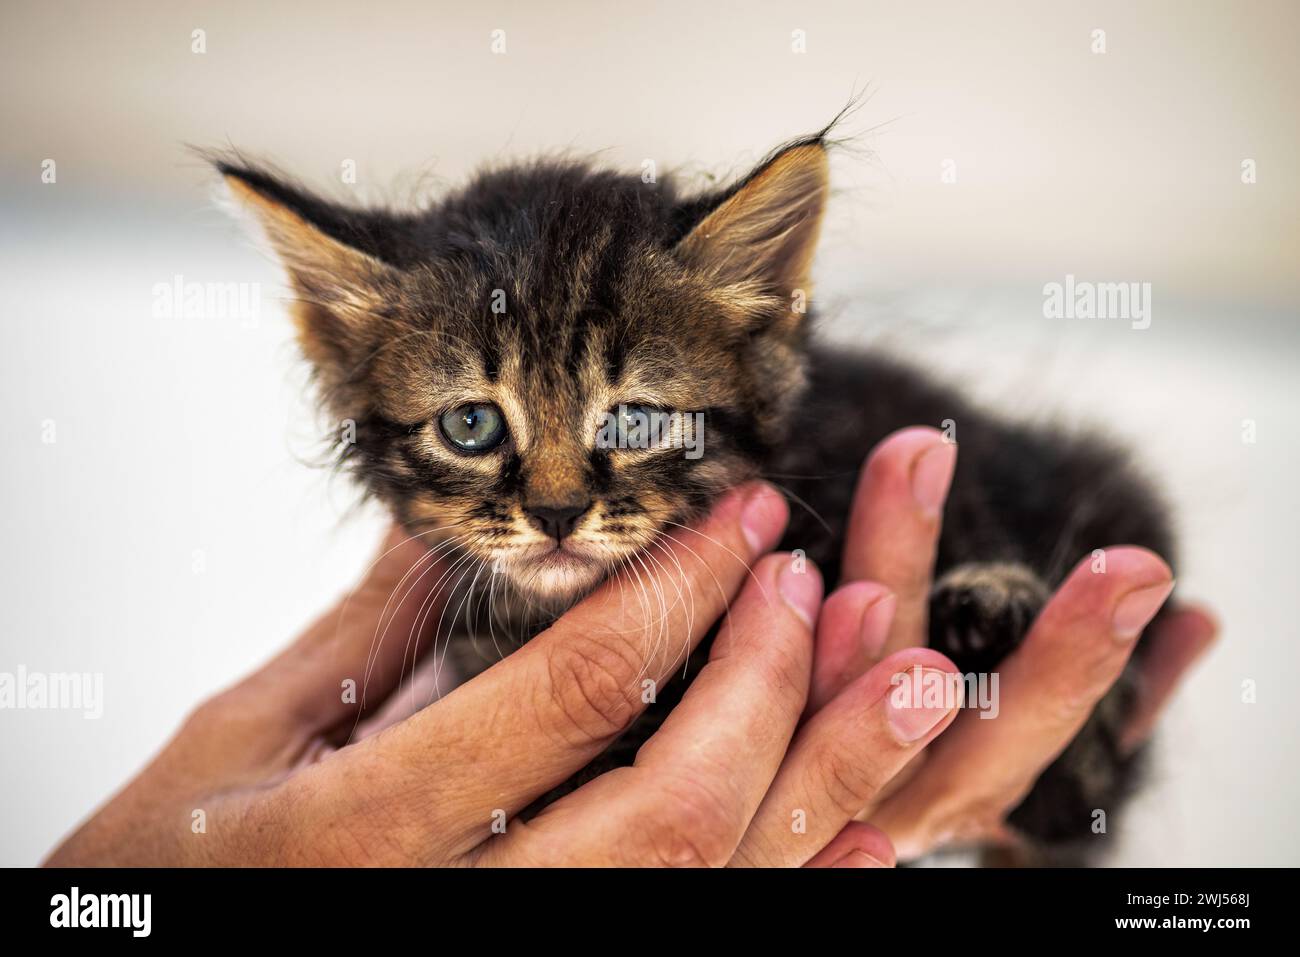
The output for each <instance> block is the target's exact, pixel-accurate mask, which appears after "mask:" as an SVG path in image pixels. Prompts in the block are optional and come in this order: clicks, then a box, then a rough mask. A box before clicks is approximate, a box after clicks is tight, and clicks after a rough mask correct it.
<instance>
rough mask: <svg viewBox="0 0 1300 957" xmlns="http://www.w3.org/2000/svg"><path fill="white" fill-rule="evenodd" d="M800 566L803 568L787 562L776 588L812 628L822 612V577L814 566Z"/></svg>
mask: <svg viewBox="0 0 1300 957" xmlns="http://www.w3.org/2000/svg"><path fill="white" fill-rule="evenodd" d="M800 564H801V567H799V568H796V567H795V563H794V562H793V561H787V562H786V563H785V565H783V566H782V568H781V573H780V575H778V576H777V579H776V587H777V588H778V589H779V590H780V592H781V597H782V598H784V599H785V603H786V604H787V605H789V606H790V607H791V608H792V609H793V610H794V613H795V614H796V615H798V616H799V617H800V618H802V619H803V620H804V624H806V625H807V626H808V627H809V628H811V627H812V626H813V622H815V621H816V620H817V612H818V611H820V610H821V604H822V576H821V573H820V572H818V571H817V569H816V568H815V567H813V566H812V565H810V564H807V563H806V562H804V563H800Z"/></svg>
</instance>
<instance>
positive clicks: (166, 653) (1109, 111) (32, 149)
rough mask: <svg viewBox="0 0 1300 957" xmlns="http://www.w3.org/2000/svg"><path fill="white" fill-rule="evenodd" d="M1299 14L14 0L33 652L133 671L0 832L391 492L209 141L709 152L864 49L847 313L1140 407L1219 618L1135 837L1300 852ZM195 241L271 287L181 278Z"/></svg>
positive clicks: (210, 676)
mask: <svg viewBox="0 0 1300 957" xmlns="http://www.w3.org/2000/svg"><path fill="white" fill-rule="evenodd" d="M497 31H500V32H497ZM1298 44H1300V5H1297V4H1296V3H1294V2H1290V0H1278V2H1271V0H1255V2H1251V3H1238V4H1233V3H1228V2H1220V3H1206V2H1141V3H1132V2H1127V0H1125V2H1077V3H1069V4H1064V3H1062V4H1043V3H1032V2H1024V3H997V2H993V3H981V4H969V3H964V2H959V0H953V2H908V3H901V2H896V3H876V2H863V0H853V2H844V3H829V2H799V3H794V2H789V0H785V2H771V0H757V2H747V3H713V4H701V3H655V4H636V5H631V4H627V5H614V4H594V3H592V4H579V3H564V2H554V3H547V4H524V3H518V4H509V3H496V2H479V3H476V4H474V5H473V6H472V8H469V7H468V6H467V5H466V6H462V5H453V4H450V3H437V2H434V3H430V2H378V3H373V4H367V5H358V4H355V3H341V2H338V3H310V4H308V3H302V4H293V3H277V4H274V5H271V4H264V3H226V4H222V5H220V6H218V5H215V4H205V3H198V2H190V0H185V2H170V3H166V4H163V3H152V4H150V3H136V2H117V3H114V4H111V5H109V4H99V3H92V2H83V3H61V2H48V0H47V2H42V3H23V2H13V0H10V2H6V3H5V4H4V6H3V10H2V11H0V79H2V80H3V88H4V90H5V92H6V95H5V97H4V98H3V101H2V103H0V130H2V131H3V137H2V140H0V210H2V213H0V264H2V265H0V296H2V300H0V301H3V303H4V313H5V319H4V331H5V339H4V348H3V350H0V398H2V399H3V405H4V408H5V410H6V413H5V415H4V416H2V417H0V440H3V446H4V448H5V450H6V456H5V468H4V469H3V472H2V473H0V501H2V503H3V504H2V505H0V508H2V511H0V514H2V515H3V517H4V518H3V529H4V541H5V545H6V546H7V548H6V550H5V552H4V554H3V556H2V557H0V582H2V584H0V588H2V589H3V591H2V593H0V594H2V595H3V601H2V602H0V672H7V673H11V674H12V673H16V671H17V669H19V668H20V667H22V668H26V669H27V670H28V671H40V672H46V673H54V672H89V673H95V674H102V675H103V714H102V717H100V718H98V719H87V718H85V717H83V715H82V714H81V713H80V712H76V711H66V710H64V711H60V710H14V709H0V782H2V783H3V787H0V864H5V865H14V864H18V865H23V864H33V863H36V862H37V861H38V860H39V859H40V858H41V856H42V855H43V854H44V853H45V852H46V851H47V850H48V849H49V848H50V847H51V846H52V844H53V843H54V842H55V841H56V840H57V839H58V838H59V837H60V835H62V834H63V833H65V832H66V831H67V830H68V829H70V828H71V827H72V826H73V825H74V824H76V823H77V822H78V821H79V820H80V819H81V818H82V817H84V816H85V815H86V814H87V813H89V812H90V811H91V810H92V808H93V807H94V806H95V805H97V804H98V803H99V802H101V801H102V800H104V799H105V798H106V797H108V796H109V795H110V794H111V793H112V792H113V791H114V790H115V789H116V788H117V787H118V786H120V785H121V784H122V783H123V782H124V781H125V780H126V779H127V777H128V776H129V775H131V774H132V773H133V772H134V771H135V770H136V769H138V768H139V767H140V766H141V764H142V763H143V762H144V761H145V760H146V759H147V758H148V756H149V755H150V754H152V753H153V752H154V751H155V750H156V749H157V748H158V747H159V746H160V745H161V744H162V743H163V742H164V741H165V740H166V739H167V738H168V737H169V736H170V734H171V732H172V730H173V729H174V728H175V726H176V725H177V723H178V722H179V721H180V720H181V718H182V717H183V716H184V715H185V714H186V712H187V711H188V710H189V709H190V708H191V707H192V706H193V705H194V704H195V703H196V702H197V701H198V700H199V699H200V698H201V697H203V696H205V695H207V694H209V693H211V692H213V691H215V690H217V689H218V688H220V687H221V686H223V685H224V684H226V683H227V682H229V681H231V680H233V679H235V678H237V677H238V676H240V675H242V674H243V673H245V672H246V671H248V670H249V669H250V668H252V667H254V666H255V665H256V664H258V663H259V662H261V661H262V660H264V659H265V658H267V657H268V656H269V655H270V654H271V653H272V652H274V651H275V650H277V649H278V648H280V647H281V646H282V645H283V644H285V643H286V642H287V641H288V640H289V639H290V638H291V637H292V636H293V635H295V634H296V633H297V631H298V630H299V629H300V628H301V627H303V626H304V625H305V624H306V623H307V622H308V621H309V620H310V619H311V618H312V617H313V616H314V615H315V614H316V613H317V612H318V611H320V610H321V609H323V608H324V607H325V606H326V605H328V604H329V603H330V602H331V601H332V600H333V599H334V597H335V596H336V595H338V594H340V593H341V592H342V591H343V590H345V589H346V588H347V587H348V586H349V585H350V584H351V582H352V581H353V579H354V578H355V577H356V575H357V574H358V572H359V571H360V569H361V568H362V567H363V566H364V565H365V564H366V562H367V561H368V560H369V558H370V555H371V552H372V549H373V548H374V546H375V545H376V544H377V542H378V540H379V535H380V530H381V528H382V526H383V524H384V518H383V516H382V515H380V514H378V513H376V512H375V511H374V510H373V509H366V508H361V509H358V508H355V507H354V505H355V498H356V496H355V494H354V492H353V490H352V489H351V488H349V487H348V486H347V484H346V482H345V481H343V480H340V479H333V480H331V479H330V477H329V476H328V474H327V473H326V472H324V471H321V470H319V469H315V468H312V467H309V466H308V465H307V464H305V460H306V459H310V458H313V457H315V456H316V455H317V454H318V453H319V451H320V448H321V446H320V444H319V438H320V436H321V435H322V431H321V423H320V422H319V421H318V420H317V418H316V417H315V415H314V413H313V406H312V401H311V395H310V392H309V391H308V389H307V387H306V375H305V372H306V370H305V369H304V367H303V365H302V363H301V361H300V360H299V358H298V355H297V353H296V350H295V346H294V344H293V341H292V336H291V330H290V326H289V322H288V319H287V316H286V313H285V310H284V306H283V296H284V293H285V289H284V285H283V281H282V277H281V274H280V272H279V270H278V268H277V267H276V265H275V264H274V263H273V262H271V261H270V260H269V259H268V258H267V257H266V256H265V255H263V254H262V253H260V252H258V251H256V250H255V248H254V247H253V246H252V245H251V244H250V243H249V242H248V241H247V240H246V238H245V237H244V235H243V233H242V232H241V230H240V227H239V226H238V225H237V224H235V223H233V222H232V221H230V220H229V219H228V218H227V217H226V216H225V215H224V214H223V213H222V212H221V211H220V210H219V209H218V208H217V207H216V205H215V204H214V203H213V195H214V183H213V178H212V177H211V175H210V174H209V173H208V172H207V171H206V170H205V169H204V168H203V166H202V164H201V163H199V162H198V161H197V160H196V159H195V158H194V157H193V156H192V155H190V154H189V153H187V152H186V149H185V144H193V145H198V146H232V145H233V146H236V147H238V148H240V149H242V150H245V151H247V152H249V153H251V154H254V155H262V156H266V157H270V158H272V159H274V160H276V161H277V162H278V163H280V164H281V165H282V166H283V167H285V168H286V169H288V170H291V171H293V172H294V173H296V174H297V175H299V176H301V177H302V178H303V179H305V180H306V181H307V182H309V183H311V184H312V185H314V186H317V187H319V188H320V189H322V190H323V191H325V192H327V193H328V194H330V195H332V196H335V197H338V198H345V199H349V198H350V199H353V200H355V201H359V202H367V201H385V202H405V201H416V200H418V199H420V198H421V197H427V196H430V195H436V194H437V193H438V192H439V191H440V190H442V189H445V188H447V186H449V185H451V184H456V183H458V182H460V181H461V180H462V179H463V178H464V177H465V176H466V175H467V174H468V173H469V172H471V171H472V170H473V169H474V168H476V167H477V166H479V165H481V164H483V163H486V162H502V161H506V160H509V159H514V158H519V157H524V156H531V155H535V154H537V153H539V152H545V151H557V150H567V151H570V152H572V153H576V154H581V155H596V156H597V158H598V159H599V160H600V161H601V162H604V163H608V164H609V165H611V166H614V167H617V168H620V169H626V170H630V171H633V172H639V171H640V170H641V169H643V164H644V163H645V162H646V161H647V160H649V161H652V162H653V163H654V164H655V167H656V169H657V170H658V171H659V174H660V175H663V174H664V173H665V172H667V171H670V170H674V169H676V170H683V171H685V172H686V173H687V174H688V175H689V176H691V177H692V178H693V180H694V181H696V182H699V183H700V184H701V185H703V184H705V183H707V182H709V181H710V178H711V177H714V178H726V177H728V176H730V175H734V174H738V173H741V172H743V171H745V170H746V169H747V168H748V166H749V164H751V163H752V162H754V161H755V160H757V159H758V158H760V157H761V156H762V155H763V154H765V153H766V152H767V151H768V150H769V149H770V148H771V147H772V146H774V145H775V144H776V143H778V142H780V141H782V140H784V139H787V138H790V137H792V136H795V135H798V134H801V133H805V132H809V131H812V130H815V129H817V128H820V127H821V126H822V125H823V124H824V123H825V122H826V121H827V120H828V119H829V118H830V117H832V116H833V115H835V113H837V112H838V111H839V110H840V108H841V107H843V106H844V105H845V104H846V103H847V102H848V101H849V99H850V97H851V96H852V95H853V94H854V93H855V92H862V91H864V90H865V91H867V92H868V93H869V95H868V96H867V97H866V99H865V102H864V104H863V105H862V107H861V108H860V109H859V110H858V111H857V112H856V113H855V114H854V115H853V116H852V118H851V120H850V122H849V123H848V125H847V127H846V129H845V132H846V133H850V134H858V136H857V138H856V140H855V143H854V146H853V148H850V149H846V150H843V151H842V152H840V153H839V154H838V155H837V156H836V158H835V160H834V161H833V177H834V185H835V188H836V196H835V199H834V202H833V206H832V211H831V214H830V220H829V222H828V224H827V228H826V230H825V232H824V234H823V241H822V253H821V256H820V259H819V265H818V270H817V277H818V298H819V302H820V307H821V309H822V310H823V320H824V334H825V335H827V336H830V337H833V338H837V339H840V340H843V341H845V342H848V343H853V344H857V345H861V346H864V347H870V348H877V349H884V350H889V351H892V352H895V353H899V354H902V355H905V356H909V357H912V358H914V359H915V360H916V361H917V362H918V363H920V364H922V365H924V366H926V367H927V368H930V369H932V370H934V372H935V373H936V374H939V375H943V376H945V377H949V378H954V379H956V380H957V381H959V382H960V383H962V385H963V386H964V387H965V388H967V389H968V390H970V391H971V392H973V393H974V394H976V395H977V396H979V397H981V398H982V399H984V400H985V401H986V402H987V403H989V404H990V405H992V406H995V407H998V408H1001V409H1003V410H1005V411H1006V412H1007V413H1008V414H1010V415H1015V416H1019V417H1026V418H1033V419H1035V420H1041V421H1045V422H1051V423H1056V424H1060V425H1063V426H1068V425H1071V424H1075V423H1088V424H1094V425H1099V426H1102V427H1104V428H1105V429H1107V430H1109V431H1111V432H1113V433H1115V434H1117V435H1120V436H1123V437H1124V438H1125V439H1126V440H1128V441H1129V442H1130V443H1131V444H1132V445H1133V446H1134V447H1135V449H1137V451H1138V453H1139V455H1140V457H1141V459H1142V460H1143V462H1144V463H1145V464H1146V466H1147V467H1148V469H1149V470H1150V471H1151V472H1152V473H1153V474H1155V475H1158V476H1159V477H1160V480H1161V481H1162V482H1163V483H1164V484H1165V486H1166V488H1167V489H1168V490H1169V493H1170V496H1171V498H1172V500H1173V501H1174V502H1175V504H1176V507H1177V514H1178V523H1179V526H1180V529H1181V533H1182V541H1183V550H1182V555H1181V561H1180V563H1179V565H1178V566H1177V569H1176V570H1177V573H1178V577H1179V581H1180V586H1179V587H1180V592H1181V593H1182V594H1183V595H1185V596H1194V597H1196V598H1199V599H1203V600H1205V601H1207V602H1208V603H1210V604H1211V605H1212V606H1213V607H1214V608H1215V609H1216V610H1217V613H1218V614H1219V616H1220V617H1221V619H1222V621H1223V623H1224V631H1223V637H1222V641H1221V643H1220V645H1219V647H1218V648H1217V649H1216V650H1215V651H1214V652H1213V654H1212V656H1211V657H1210V658H1208V659H1207V660H1206V661H1205V662H1203V663H1202V666H1201V667H1200V668H1199V670H1198V671H1197V672H1196V674H1195V676H1194V677H1193V678H1192V680H1191V681H1190V682H1189V683H1188V684H1187V685H1186V686H1185V688H1184V689H1183V691H1182V692H1181V694H1180V696H1179V698H1178V700H1177V701H1176V702H1175V705H1174V707H1173V709H1172V711H1171V713H1170V714H1169V715H1168V717H1167V720H1166V721H1164V723H1163V725H1162V728H1161V732H1160V741H1159V745H1158V752H1157V765H1156V770H1155V774H1154V776H1153V780H1152V781H1151V783H1150V785H1149V787H1148V788H1147V790H1146V791H1145V792H1144V793H1143V794H1142V795H1141V797H1140V798H1139V799H1138V800H1137V802H1136V804H1135V805H1134V807H1133V809H1132V810H1131V811H1130V812H1129V813H1127V814H1126V815H1124V817H1123V820H1122V822H1119V824H1120V826H1121V828H1122V831H1121V832H1120V841H1119V842H1118V844H1119V847H1118V850H1117V852H1116V853H1115V854H1114V855H1113V856H1112V857H1111V858H1110V862H1111V863H1114V864H1151V865H1232V864H1241V865H1281V864H1289V865H1296V864H1300V825H1298V824H1297V823H1296V822H1295V818H1294V813H1293V812H1294V808H1295V806H1296V803H1297V799H1300V770H1297V768H1298V763H1297V761H1296V748H1297V742H1298V739H1300V695H1298V694H1297V692H1296V691H1295V690H1290V691H1289V690H1288V689H1287V686H1286V682H1287V681H1288V680H1290V679H1291V678H1293V677H1295V676H1296V670H1297V665H1300V650H1297V639H1298V638H1300V634H1298V631H1300V629H1298V627H1297V620H1298V615H1297V611H1298V610H1300V609H1298V608H1297V605H1298V604H1300V602H1298V600H1297V578H1298V575H1297V571H1298V570H1300V559H1298V557H1297V548H1298V547H1300V546H1298V543H1300V521H1298V516H1297V498H1296V495H1295V475H1296V473H1297V466H1300V462H1298V461H1297V447H1298V446H1297V439H1298V438H1300V435H1298V434H1297V433H1298V432H1300V427H1298V426H1297V421H1298V419H1297V415H1298V413H1300V408H1297V400H1296V385H1295V379H1296V374H1297V346H1298V345H1300V333H1298V332H1297V327H1296V323H1297V321H1298V320H1300V269H1298V268H1297V266H1298V264H1300V234H1298V233H1300V225H1298V224H1300V185H1298V182H1297V175H1298V173H1300V162H1298V160H1300V156H1298V155H1297V153H1298V148H1300V122H1297V110H1296V93H1297V91H1298V90H1300V60H1298V58H1297V57H1296V49H1297V45H1298ZM1067 276H1074V277H1075V278H1076V279H1077V280H1078V281H1090V282H1138V283H1150V284H1151V287H1150V288H1151V313H1150V320H1151V321H1150V326H1149V327H1148V328H1145V329H1143V328H1134V324H1133V323H1132V322H1130V321H1128V320H1126V319H1123V318H1114V319H1058V318H1047V317H1045V315H1044V286H1045V285H1046V284H1048V283H1054V282H1055V283H1064V282H1065V281H1066V277H1067ZM177 277H181V278H180V279H178V278H177ZM177 282H180V283H181V284H182V285H184V284H187V283H201V284H205V288H210V287H212V286H224V285H225V284H229V283H235V284H241V285H240V286H239V288H240V289H242V290H245V291H246V292H251V294H252V295H251V298H250V299H248V300H247V302H246V305H245V308H243V309H239V310H234V311H231V310H224V311H223V310H221V309H216V310H213V309H207V310H205V311H202V313H201V314H199V315H190V314H188V313H186V312H185V311H184V310H180V309H171V310H170V311H169V310H168V309H167V308H166V307H165V306H163V307H162V308H161V309H160V302H165V294H164V293H163V292H162V291H161V287H169V286H175V284H176V283H177ZM931 424H937V423H931ZM1252 689H1253V691H1254V694H1253V696H1252V695H1251V694H1249V693H1247V692H1249V691H1250V690H1252Z"/></svg>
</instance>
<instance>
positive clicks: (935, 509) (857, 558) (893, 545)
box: [844, 428, 957, 654]
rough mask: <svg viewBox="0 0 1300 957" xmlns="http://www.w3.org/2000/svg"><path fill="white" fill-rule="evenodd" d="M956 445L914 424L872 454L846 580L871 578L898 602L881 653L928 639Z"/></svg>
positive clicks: (859, 496)
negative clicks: (936, 559)
mask: <svg viewBox="0 0 1300 957" xmlns="http://www.w3.org/2000/svg"><path fill="white" fill-rule="evenodd" d="M956 464H957V446H956V445H955V444H954V443H952V442H949V441H948V440H947V439H945V438H944V435H943V433H941V432H939V431H937V430H935V429H929V428H910V429H903V430H902V431H901V432H895V433H894V434H893V435H891V436H890V437H889V438H887V439H885V440H884V441H883V442H881V443H880V444H879V445H878V446H876V448H875V450H874V451H873V452H872V453H871V455H870V456H869V457H868V459H867V463H866V465H865V466H864V467H863V469H862V476H861V478H860V479H859V480H858V490H857V493H856V494H855V495H854V498H853V508H852V511H851V514H850V517H849V527H848V534H847V536H846V539H845V544H844V580H845V581H873V582H879V583H880V584H881V585H883V586H885V587H886V588H888V589H889V590H890V591H891V592H893V593H894V594H895V595H896V596H897V599H898V608H897V611H896V612H895V614H894V623H893V626H892V627H891V629H890V634H889V639H888V641H887V642H886V644H885V648H884V653H885V654H889V653H891V652H894V651H897V650H898V649H899V648H907V647H915V646H919V645H924V644H925V642H926V616H927V602H928V600H929V595H930V578H931V575H932V573H933V570H934V555H935V547H936V544H937V542H938V540H939V526H940V521H941V516H942V511H943V503H944V500H945V499H946V497H947V495H948V486H949V484H950V483H951V482H952V475H953V469H954V468H955V467H956Z"/></svg>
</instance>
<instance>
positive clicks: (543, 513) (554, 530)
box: [524, 499, 591, 542]
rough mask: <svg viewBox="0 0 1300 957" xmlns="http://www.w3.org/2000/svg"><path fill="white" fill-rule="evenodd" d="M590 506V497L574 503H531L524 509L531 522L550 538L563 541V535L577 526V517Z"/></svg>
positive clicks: (584, 512) (583, 513) (580, 516)
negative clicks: (531, 504)
mask: <svg viewBox="0 0 1300 957" xmlns="http://www.w3.org/2000/svg"><path fill="white" fill-rule="evenodd" d="M589 508H591V499H586V500H585V501H582V502H579V503H577V504H574V505H559V506H556V505H533V506H528V507H527V508H525V509H524V511H525V512H526V513H527V514H528V517H529V519H531V520H532V523H533V524H534V525H536V526H537V528H539V529H540V530H541V531H543V532H545V533H546V534H547V535H549V536H550V537H551V538H553V539H555V540H556V541H557V542H558V541H563V539H564V537H565V536H566V535H568V534H569V533H570V532H572V531H573V529H574V528H575V527H577V524H578V519H580V518H582V516H583V515H585V514H586V513H587V509H589Z"/></svg>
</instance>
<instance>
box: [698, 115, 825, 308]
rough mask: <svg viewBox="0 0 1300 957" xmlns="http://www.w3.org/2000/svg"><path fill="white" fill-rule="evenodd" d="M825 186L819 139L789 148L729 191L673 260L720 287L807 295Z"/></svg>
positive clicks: (823, 158) (823, 203)
mask: <svg viewBox="0 0 1300 957" xmlns="http://www.w3.org/2000/svg"><path fill="white" fill-rule="evenodd" d="M829 182H830V179H829V164H828V163H827V160H826V147H825V145H824V143H823V141H822V138H821V137H820V136H819V137H818V138H817V139H815V140H813V141H801V142H798V143H795V144H793V145H791V146H787V147H785V148H784V149H782V150H780V151H779V152H777V153H776V154H774V155H773V156H772V157H771V158H769V159H768V160H767V161H765V162H764V163H763V164H761V165H760V166H759V167H758V169H756V170H755V171H754V172H753V173H751V174H750V175H749V176H748V177H746V178H745V179H744V180H743V181H742V182H741V183H740V184H739V185H737V186H736V187H734V188H733V189H732V190H731V191H730V192H729V193H728V194H727V195H726V197H725V198H724V199H723V200H722V201H721V202H720V203H718V204H717V205H716V206H715V207H714V208H713V209H712V211H711V212H709V213H708V214H707V215H706V216H705V217H704V218H703V219H702V220H700V221H699V223H697V224H696V225H695V227H694V228H693V229H692V230H691V231H690V233H688V234H687V235H686V237H685V238H684V239H682V240H681V242H679V243H678V244H677V252H678V254H679V255H680V256H681V257H682V258H683V259H685V260H686V261H687V262H690V263H691V264H692V265H695V266H696V267H698V268H702V269H704V270H706V271H708V272H711V273H713V274H714V275H715V276H716V277H717V278H718V279H719V280H720V281H722V282H724V283H728V284H731V283H759V284H761V285H763V286H766V287H768V288H769V289H775V290H777V291H778V292H779V294H780V295H782V296H791V295H792V294H793V293H794V291H795V290H803V291H804V292H805V294H806V293H807V292H808V291H809V289H810V286H811V268H812V259H813V253H814V252H815V250H816V247H817V235H818V233H819V232H820V230H821V222H822V213H823V211H824V210H825V207H826V196H827V193H828V192H829Z"/></svg>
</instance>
